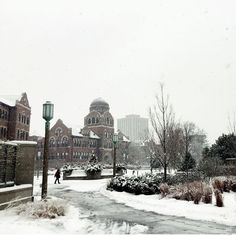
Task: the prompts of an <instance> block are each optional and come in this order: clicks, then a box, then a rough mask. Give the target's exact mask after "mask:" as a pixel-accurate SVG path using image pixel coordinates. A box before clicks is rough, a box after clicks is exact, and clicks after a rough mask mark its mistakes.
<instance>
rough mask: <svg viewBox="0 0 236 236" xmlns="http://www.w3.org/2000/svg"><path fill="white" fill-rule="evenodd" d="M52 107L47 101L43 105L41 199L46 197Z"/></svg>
mask: <svg viewBox="0 0 236 236" xmlns="http://www.w3.org/2000/svg"><path fill="white" fill-rule="evenodd" d="M53 111H54V105H53V104H52V103H51V102H49V101H47V102H46V103H44V104H43V119H44V120H46V122H45V139H44V153H43V182H42V195H41V198H42V199H45V198H46V197H47V187H48V143H49V128H50V120H51V119H52V118H53Z"/></svg>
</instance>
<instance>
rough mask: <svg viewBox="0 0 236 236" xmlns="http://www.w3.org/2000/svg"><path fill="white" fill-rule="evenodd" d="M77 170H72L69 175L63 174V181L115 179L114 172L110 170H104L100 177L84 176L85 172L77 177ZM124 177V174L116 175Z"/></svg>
mask: <svg viewBox="0 0 236 236" xmlns="http://www.w3.org/2000/svg"><path fill="white" fill-rule="evenodd" d="M76 171H77V170H72V171H70V172H69V173H65V172H63V180H92V179H107V178H112V177H113V170H112V169H111V170H109V169H104V170H102V173H101V175H99V176H94V177H91V176H87V175H86V174H85V173H84V174H83V172H84V171H83V170H81V174H79V173H78V175H76V173H73V172H76ZM120 175H123V172H119V173H116V176H120Z"/></svg>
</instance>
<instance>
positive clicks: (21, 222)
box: [0, 198, 86, 234]
mask: <svg viewBox="0 0 236 236" xmlns="http://www.w3.org/2000/svg"><path fill="white" fill-rule="evenodd" d="M57 201H58V199H55V198H54V202H57ZM59 203H60V201H59ZM55 204H58V203H55ZM30 205H31V206H30ZM25 206H27V207H28V208H26V207H25ZM40 207H41V204H39V203H38V202H37V201H35V202H34V203H29V204H27V205H24V204H22V205H20V206H19V207H14V208H8V209H6V210H4V211H0V218H1V221H0V228H1V234H9V233H17V234H18V233H19V232H20V233H21V234H24V233H30V234H36V233H37V234H38V233H46V234H50V233H68V232H69V233H70V232H71V233H74V232H84V233H85V232H86V231H85V230H84V231H83V225H81V224H78V219H79V212H78V209H76V208H74V207H73V206H70V205H67V204H66V207H65V210H66V213H65V216H59V217H56V218H55V219H49V218H44V217H37V215H36V214H35V213H36V212H40V211H41V209H40ZM36 218H37V220H35V219H36Z"/></svg>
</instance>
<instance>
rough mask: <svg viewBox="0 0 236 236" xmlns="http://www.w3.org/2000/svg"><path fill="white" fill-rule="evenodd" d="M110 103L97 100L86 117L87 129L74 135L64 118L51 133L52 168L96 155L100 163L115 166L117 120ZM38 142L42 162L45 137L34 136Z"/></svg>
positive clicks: (38, 154) (83, 160) (50, 162)
mask: <svg viewBox="0 0 236 236" xmlns="http://www.w3.org/2000/svg"><path fill="white" fill-rule="evenodd" d="M109 110H110V107H109V104H108V103H107V102H106V101H104V100H103V99H102V98H97V99H95V100H94V101H93V102H92V103H91V104H90V108H89V113H88V115H86V116H85V118H84V127H83V128H82V129H81V130H80V132H77V133H76V132H74V131H73V130H72V129H71V128H69V127H67V126H66V125H65V124H64V123H63V121H62V120H61V119H59V120H57V122H56V123H55V125H54V126H53V127H52V128H51V129H50V132H49V166H50V167H56V166H61V165H62V164H63V163H65V162H81V163H83V162H86V161H87V160H89V158H90V156H91V155H92V154H93V153H94V154H95V155H96V156H97V157H98V161H100V162H105V163H112V150H113V142H112V137H113V134H114V119H113V117H112V115H111V113H110V111H109ZM31 140H33V141H37V143H38V151H37V156H38V158H41V159H42V156H43V146H44V138H39V137H37V136H32V137H31Z"/></svg>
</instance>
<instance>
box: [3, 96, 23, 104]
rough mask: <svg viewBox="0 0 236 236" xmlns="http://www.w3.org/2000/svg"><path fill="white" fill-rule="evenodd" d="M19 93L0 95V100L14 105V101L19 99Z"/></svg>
mask: <svg viewBox="0 0 236 236" xmlns="http://www.w3.org/2000/svg"><path fill="white" fill-rule="evenodd" d="M20 98H21V95H1V97H0V102H2V103H4V104H6V105H8V106H11V107H14V106H15V105H16V101H17V100H20Z"/></svg>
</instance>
